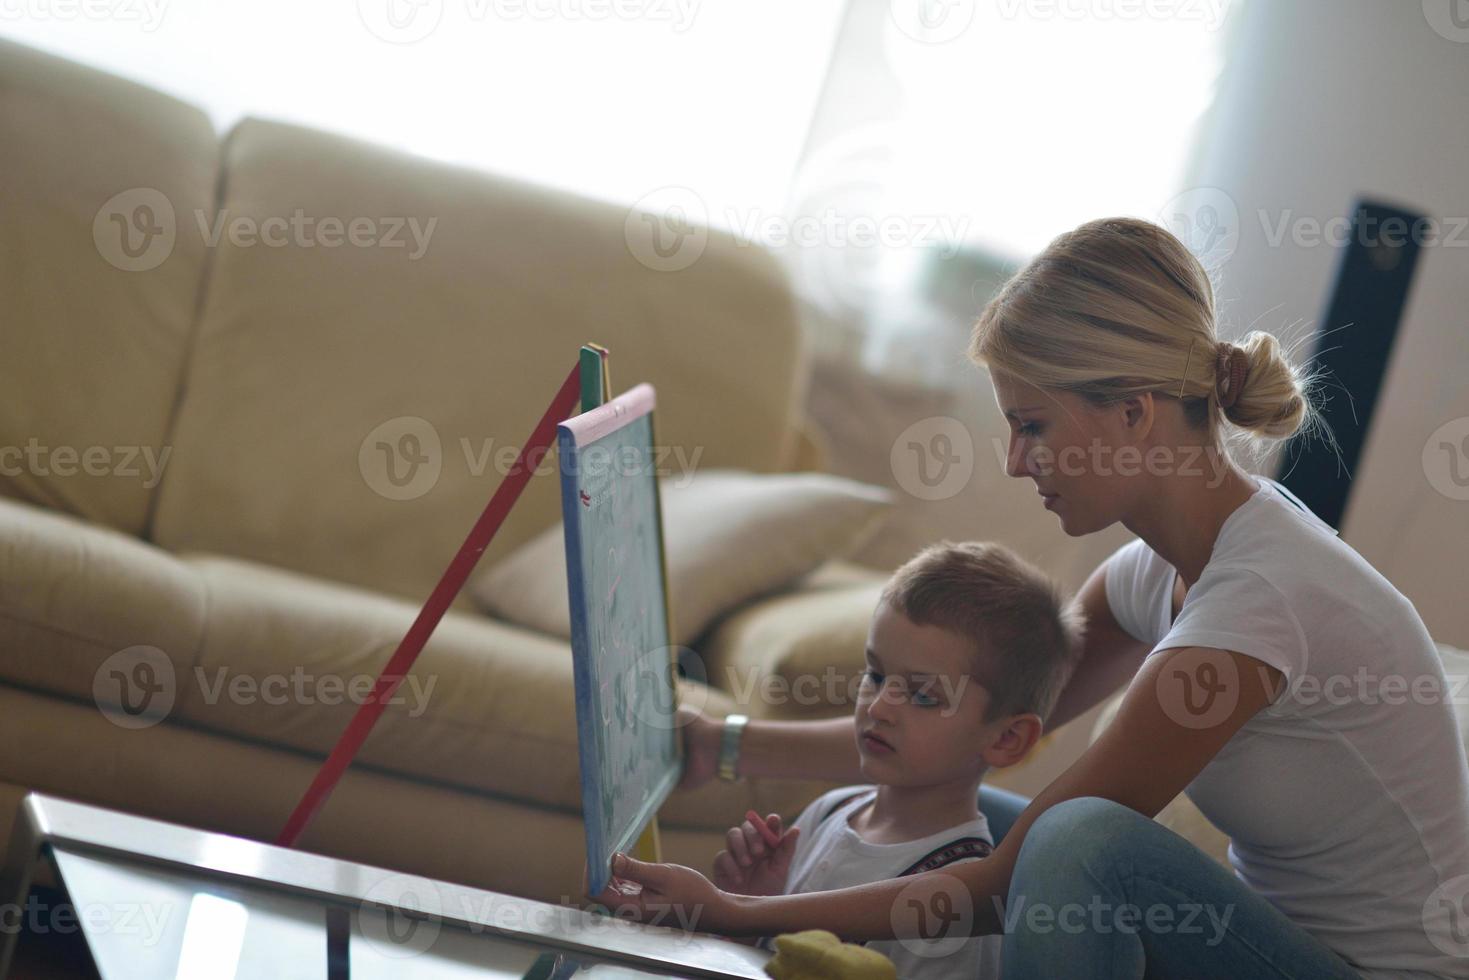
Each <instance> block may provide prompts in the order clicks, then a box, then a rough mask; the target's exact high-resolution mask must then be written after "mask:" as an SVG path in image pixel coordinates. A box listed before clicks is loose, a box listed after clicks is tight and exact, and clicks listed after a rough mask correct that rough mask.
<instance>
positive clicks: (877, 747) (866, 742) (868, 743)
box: [862, 732, 897, 752]
mask: <svg viewBox="0 0 1469 980" xmlns="http://www.w3.org/2000/svg"><path fill="white" fill-rule="evenodd" d="M862 747H863V748H864V749H867V750H868V751H869V752H896V751H897V749H895V748H893V744H892V743H891V742H889V741H888V740H887V739H885V738H883V737H882V736H881V735H875V734H873V733H872V732H863V733H862Z"/></svg>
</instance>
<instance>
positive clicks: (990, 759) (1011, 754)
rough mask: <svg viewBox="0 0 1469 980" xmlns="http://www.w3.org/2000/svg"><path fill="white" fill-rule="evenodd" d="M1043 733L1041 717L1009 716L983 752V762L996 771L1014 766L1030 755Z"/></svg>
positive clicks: (1028, 713)
mask: <svg viewBox="0 0 1469 980" xmlns="http://www.w3.org/2000/svg"><path fill="white" fill-rule="evenodd" d="M1044 731H1045V726H1044V724H1043V723H1042V722H1041V716H1040V715H1038V714H1036V713H1034V712H1026V713H1025V714H1019V715H1011V716H1010V719H1009V721H1008V722H1007V723H1006V725H1005V727H1004V728H1003V729H1001V731H1000V734H999V735H998V736H997V737H996V738H995V740H994V742H993V743H991V744H990V747H989V748H988V749H986V750H985V753H984V760H985V762H987V763H989V764H990V765H991V766H992V767H994V768H996V769H1003V768H1005V767H1006V766H1013V765H1015V763H1017V762H1020V761H1021V760H1022V759H1024V758H1025V757H1026V756H1028V755H1030V750H1031V749H1033V748H1035V744H1036V743H1037V742H1039V741H1040V740H1041V735H1042V734H1043V733H1044Z"/></svg>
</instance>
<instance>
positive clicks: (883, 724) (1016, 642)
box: [714, 542, 1080, 980]
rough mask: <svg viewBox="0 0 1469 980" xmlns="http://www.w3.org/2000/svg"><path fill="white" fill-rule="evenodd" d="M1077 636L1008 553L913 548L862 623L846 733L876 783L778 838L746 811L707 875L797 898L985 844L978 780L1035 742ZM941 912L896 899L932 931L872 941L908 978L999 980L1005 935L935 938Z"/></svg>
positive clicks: (732, 887) (1053, 592)
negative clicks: (862, 663)
mask: <svg viewBox="0 0 1469 980" xmlns="http://www.w3.org/2000/svg"><path fill="white" fill-rule="evenodd" d="M1079 638H1080V619H1079V615H1078V614H1077V612H1076V611H1075V610H1074V609H1073V608H1072V607H1071V606H1070V605H1069V604H1068V603H1066V602H1065V601H1063V600H1062V598H1061V595H1060V593H1059V592H1058V590H1057V589H1056V587H1055V585H1054V584H1053V583H1052V582H1051V581H1050V580H1049V579H1048V578H1046V576H1045V575H1043V574H1042V573H1041V572H1040V571H1038V570H1037V569H1035V568H1034V567H1033V566H1031V565H1029V564H1027V563H1026V562H1024V561H1022V560H1021V559H1020V558H1018V557H1017V556H1016V555H1015V554H1014V553H1013V552H1011V551H1010V550H1009V549H1007V548H1005V547H1003V546H1001V545H997V544H992V543H981V542H969V543H964V544H951V543H949V542H943V543H941V544H937V545H934V546H932V547H930V548H927V549H925V550H924V551H922V552H921V553H919V554H918V556H917V557H915V558H913V559H912V560H911V561H909V562H908V563H907V564H906V565H904V566H903V567H902V568H900V569H898V571H897V572H896V573H895V574H894V575H893V577H892V579H891V580H890V581H889V582H888V584H887V586H886V587H885V588H884V590H883V592H882V597H881V599H880V601H879V602H878V606H877V610H876V612H875V613H874V615H873V619H872V626H871V628H870V630H869V632H868V640H867V670H866V672H865V673H864V674H863V676H862V680H861V685H860V687H859V689H858V693H857V705H856V729H857V748H858V751H859V752H860V755H861V765H862V774H863V775H864V776H866V777H867V778H868V779H869V780H871V782H872V783H873V784H874V785H871V786H856V787H850V786H849V787H845V788H843V789H838V790H833V791H832V792H830V793H827V794H826V795H824V796H822V797H820V798H819V799H817V800H816V802H814V803H812V804H811V805H810V806H808V807H807V808H806V809H805V811H804V812H803V813H802V814H801V815H800V817H798V818H797V820H796V822H795V823H794V824H793V825H792V826H791V827H790V829H789V830H786V831H785V832H784V833H782V832H781V827H780V818H779V817H778V816H777V815H775V814H771V815H769V817H767V818H766V819H765V820H764V821H762V823H764V824H765V826H764V827H759V826H756V824H755V823H754V822H753V821H752V820H748V819H747V820H746V821H745V822H744V823H743V824H741V825H740V826H738V827H735V828H732V829H731V830H730V832H729V835H728V842H729V847H728V849H727V850H724V851H721V852H720V853H719V856H718V857H717V858H716V859H715V862H714V872H715V875H714V881H715V884H717V885H718V886H719V887H720V888H723V889H725V890H726V891H730V892H736V893H740V894H746V895H784V894H796V893H799V892H809V891H823V890H827V889H834V888H846V887H849V886H852V885H859V884H866V883H868V882H872V881H877V880H880V879H884V878H895V877H902V876H905V875H909V874H917V873H919V872H922V871H928V870H932V869H934V868H939V867H944V866H946V865H950V864H954V863H958V862H961V861H968V860H975V859H978V858H982V857H984V856H986V855H987V854H989V853H990V851H991V850H992V849H993V845H994V840H993V838H992V837H991V836H990V831H989V824H988V823H987V821H986V820H985V817H984V815H983V814H982V813H980V812H979V808H978V805H977V800H978V795H979V786H980V783H981V781H982V780H983V779H984V774H985V772H986V770H988V769H989V768H990V767H991V766H996V767H1004V766H1009V765H1013V764H1015V763H1016V762H1019V761H1020V760H1021V759H1023V758H1024V757H1025V755H1026V754H1027V753H1028V752H1029V751H1030V749H1031V747H1032V746H1033V745H1034V744H1035V743H1036V740H1037V739H1039V737H1040V734H1041V728H1042V723H1043V719H1045V717H1046V716H1047V715H1048V714H1049V713H1050V711H1051V709H1052V708H1053V707H1054V706H1055V703H1056V699H1057V697H1058V696H1059V694H1060V692H1061V689H1062V687H1063V686H1064V685H1065V683H1066V680H1067V678H1068V676H1069V675H1070V671H1071V668H1072V667H1073V665H1074V662H1075V653H1076V651H1077V650H1078V649H1079ZM751 816H752V817H753V816H756V815H755V814H753V813H752V814H751ZM777 841H778V843H777ZM767 842H769V843H767ZM772 845H773V846H772ZM898 904H899V905H900V906H901V905H903V904H904V903H903V902H902V900H901V899H900V900H899V903H898ZM951 908H952V907H951ZM944 911H945V910H944V909H943V908H936V909H928V908H926V907H924V905H923V903H920V902H918V901H916V900H915V901H914V902H913V903H912V907H911V908H895V909H894V925H895V926H897V925H898V923H899V921H900V917H902V916H907V917H909V918H910V919H911V920H912V921H911V922H910V923H908V924H909V925H912V926H915V927H916V929H917V931H918V933H919V935H920V936H930V937H934V938H932V939H928V940H925V939H911V938H909V939H901V940H890V941H885V942H872V943H868V944H867V945H868V946H869V947H870V948H872V949H875V950H878V951H879V952H881V953H883V954H884V955H885V956H887V957H888V958H889V959H891V960H893V962H894V963H895V964H896V965H897V969H898V976H899V977H902V978H904V980H920V978H921V980H926V978H939V977H964V978H966V980H973V978H976V977H983V978H997V977H999V975H1000V959H999V943H1000V937H999V936H984V937H980V938H969V939H958V938H955V937H952V936H949V937H945V936H944V935H943V934H942V933H941V932H940V926H941V925H943V923H941V922H939V921H937V919H935V920H934V921H924V919H925V918H931V917H932V916H934V915H937V917H938V918H943V917H944V914H943V913H944ZM961 914H962V913H959V912H954V911H950V913H949V915H948V917H949V918H950V919H954V918H955V917H956V916H958V915H961ZM909 931H910V932H911V931H912V930H909Z"/></svg>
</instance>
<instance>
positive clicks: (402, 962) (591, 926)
mask: <svg viewBox="0 0 1469 980" xmlns="http://www.w3.org/2000/svg"><path fill="white" fill-rule="evenodd" d="M38 877H40V878H44V877H50V878H52V879H54V884H55V888H54V889H37V888H35V887H33V886H34V885H35V883H36V882H37V880H38ZM48 896H51V897H48ZM55 896H59V897H55ZM0 903H6V904H4V905H0V909H3V910H4V912H3V915H0V943H3V946H0V980H5V978H7V977H9V976H10V966H11V964H12V962H19V960H20V959H21V958H23V957H17V955H16V954H17V950H18V949H22V947H23V946H24V944H25V943H27V942H34V941H37V940H38V939H40V938H44V936H45V935H46V934H47V933H48V932H53V933H54V932H61V931H66V930H70V931H72V932H74V933H76V934H79V935H80V936H81V937H83V939H84V940H85V952H86V957H87V958H88V959H89V960H90V967H91V969H92V970H93V971H95V972H94V973H93V974H92V975H95V976H98V977H101V978H102V980H159V978H170V980H216V978H217V980H254V978H262V980H263V978H270V980H346V978H352V980H379V978H382V980H386V978H394V980H400V978H402V980H449V978H468V977H475V978H497V977H512V978H523V977H533V978H538V980H553V978H556V980H559V978H565V977H572V976H575V977H577V978H583V977H584V978H587V980H599V978H601V980H615V978H618V977H623V978H633V977H649V976H651V977H720V978H725V977H733V978H743V980H755V978H764V977H765V976H766V974H765V972H764V970H763V969H762V967H763V965H764V964H765V962H766V961H767V959H768V958H769V954H768V953H765V952H763V951H761V950H758V949H753V948H750V947H747V946H743V945H741V944H738V943H733V942H730V941H728V940H724V939H720V938H717V937H713V936H707V935H698V934H693V935H691V934H689V933H686V932H682V931H679V930H675V929H668V928H662V927H658V926H648V925H643V924H640V923H633V922H628V921H625V920H623V919H619V918H616V917H612V916H607V915H598V914H595V913H592V912H587V911H584V910H581V909H577V908H570V907H566V906H561V905H552V904H549V903H546V902H537V901H532V900H530V899H524V898H518V897H515V896H512V895H503V894H499V893H497V892H489V891H483V890H480V889H475V888H467V887H464V886H461V885H453V884H449V883H446V882H441V881H434V880H432V879H428V878H420V877H417V876H413V875H405V874H399V873H396V872H392V871H387V870H384V869H382V868H374V867H369V866H367V865H361V864H354V863H351V862H348V861H338V860H334V859H332V858H327V857H322V856H320V855H315V854H306V853H302V852H299V851H293V850H288V849H285V848H280V847H274V846H271V845H268V844H261V843H257V842H255V841H249V840H244V839H241V838H238V837H230V836H227V835H224V834H215V833H206V832H203V831H198V830H191V829H189V828H187V827H181V826H178V825H176V824H170V823H164V822H162V821H158V820H149V819H145V818H142V817H136V816H131V815H128V814H123V813H118V812H115V811H111V810H104V809H101V808H98V807H93V806H85V805H82V804H78V803H72V802H68V801H65V800H59V799H55V798H53V797H47V796H43V795H40V794H31V795H29V796H27V797H25V799H24V800H23V801H22V802H21V807H20V813H19V814H18V816H17V820H16V824H15V830H14V832H13V834H12V836H11V841H10V846H9V850H8V852H7V854H6V857H5V863H4V865H3V868H0ZM22 952H23V949H22Z"/></svg>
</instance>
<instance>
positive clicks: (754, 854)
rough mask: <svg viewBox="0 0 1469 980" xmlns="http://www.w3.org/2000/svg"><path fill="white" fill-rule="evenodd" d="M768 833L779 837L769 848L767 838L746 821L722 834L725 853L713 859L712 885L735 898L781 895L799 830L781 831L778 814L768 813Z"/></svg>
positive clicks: (793, 854) (723, 851) (766, 823)
mask: <svg viewBox="0 0 1469 980" xmlns="http://www.w3.org/2000/svg"><path fill="white" fill-rule="evenodd" d="M764 823H765V826H766V827H767V828H769V831H770V834H771V835H772V836H774V837H777V838H779V842H778V843H777V844H776V845H775V846H774V847H771V846H770V844H769V843H767V841H766V835H765V834H762V833H761V832H760V828H759V827H756V826H755V824H754V823H753V822H751V821H750V820H749V819H746V820H745V821H744V822H743V823H741V824H740V825H739V826H738V827H731V828H730V829H729V833H728V834H726V835H725V842H726V844H727V846H726V848H725V850H722V851H720V852H719V854H718V855H717V856H716V857H715V858H714V884H715V885H716V886H717V887H718V888H719V889H720V890H721V891H727V892H732V893H734V894H736V895H784V894H785V885H786V877H787V876H788V875H789V874H790V870H791V858H792V857H794V856H795V853H796V840H797V838H799V837H800V836H801V831H800V830H799V829H793V830H788V831H785V832H784V833H782V832H781V826H780V815H779V814H776V813H772V814H770V815H769V816H768V817H766V818H765V820H764Z"/></svg>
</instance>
